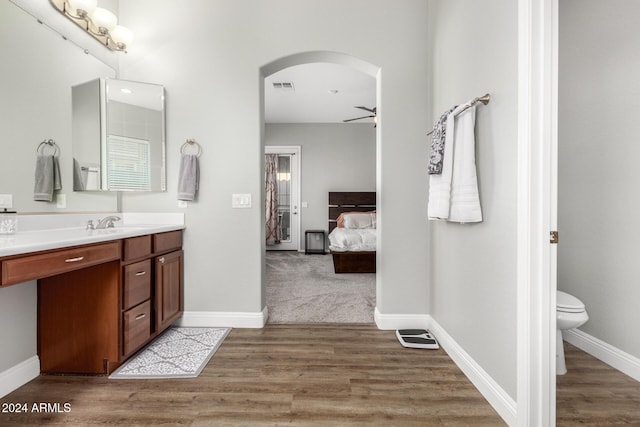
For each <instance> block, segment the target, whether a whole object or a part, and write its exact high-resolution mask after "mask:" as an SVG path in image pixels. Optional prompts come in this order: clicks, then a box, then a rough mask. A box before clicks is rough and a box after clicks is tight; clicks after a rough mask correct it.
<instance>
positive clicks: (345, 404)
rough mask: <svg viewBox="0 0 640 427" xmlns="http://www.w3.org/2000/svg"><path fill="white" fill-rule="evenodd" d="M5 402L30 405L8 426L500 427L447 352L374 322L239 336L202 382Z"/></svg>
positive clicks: (83, 390)
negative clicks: (415, 345) (406, 341)
mask: <svg viewBox="0 0 640 427" xmlns="http://www.w3.org/2000/svg"><path fill="white" fill-rule="evenodd" d="M0 402H1V403H2V404H3V405H4V404H9V403H26V404H27V406H28V410H27V412H26V413H13V414H11V413H0V425H2V426H14V425H15V426H21V425H29V426H31V425H44V424H46V425H65V426H87V425H95V424H110V425H127V426H135V425H154V426H158V425H176V426H180V425H184V426H268V425H293V426H371V425H384V426H460V425H465V426H500V425H504V422H503V421H502V420H501V418H500V417H499V416H498V414H497V413H496V412H495V410H494V409H493V408H492V407H491V406H490V405H489V404H488V403H487V401H486V400H485V399H484V398H483V397H482V396H481V394H480V393H479V392H478V391H477V390H476V389H475V387H474V386H473V385H472V384H471V383H470V382H469V380H468V379H467V378H466V377H465V376H464V374H463V373H462V372H461V371H460V369H458V368H457V367H456V366H455V364H454V363H453V362H452V361H451V360H450V359H449V357H448V356H447V354H446V353H445V352H444V351H443V350H442V349H440V350H414V349H405V348H402V347H401V346H400V344H399V343H398V341H397V339H396V338H395V334H394V331H380V330H378V329H377V328H376V327H375V325H372V324H365V325H353V324H350V325H340V324H306V325H291V324H286V325H285V324H279V325H278V324H268V325H267V326H266V327H265V328H264V329H234V330H232V331H231V333H230V334H229V335H228V336H227V338H226V339H225V341H224V343H223V344H222V346H221V347H220V348H219V349H218V351H217V352H216V354H215V355H214V357H213V358H212V359H211V361H210V362H209V364H208V365H207V367H206V368H205V369H204V370H203V372H202V373H201V375H200V376H199V377H198V378H194V379H171V380H109V379H107V378H105V377H83V376H40V377H38V378H36V379H35V380H33V381H31V382H30V383H28V384H26V385H25V386H23V387H21V388H20V389H18V390H16V391H14V392H13V393H11V394H10V395H8V396H6V397H5V398H3V399H2V400H1V401H0ZM40 403H49V404H55V403H59V404H60V406H61V408H60V410H61V413H51V412H44V413H39V412H34V411H32V408H33V404H40ZM64 403H69V404H70V411H69V412H66V413H65V412H63V411H64V406H63V405H64ZM3 407H4V406H3Z"/></svg>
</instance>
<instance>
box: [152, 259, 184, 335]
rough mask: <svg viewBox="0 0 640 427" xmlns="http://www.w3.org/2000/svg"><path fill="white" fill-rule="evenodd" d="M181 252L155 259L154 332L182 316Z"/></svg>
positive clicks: (158, 331) (160, 330)
mask: <svg viewBox="0 0 640 427" xmlns="http://www.w3.org/2000/svg"><path fill="white" fill-rule="evenodd" d="M182 273H183V272H182V251H175V252H171V253H169V254H166V255H162V256H158V257H156V295H155V296H156V300H155V308H156V332H157V333H160V332H162V331H163V330H164V329H166V328H167V327H169V326H170V325H171V324H172V323H173V322H174V321H175V320H176V319H178V318H179V317H180V316H181V315H182V311H183V292H182Z"/></svg>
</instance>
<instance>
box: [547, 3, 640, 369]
mask: <svg viewBox="0 0 640 427" xmlns="http://www.w3.org/2000/svg"><path fill="white" fill-rule="evenodd" d="M638 16H640V3H638V2H637V1H635V0H612V1H607V2H603V1H597V0H560V39H559V44H560V61H559V62H560V67H559V71H560V72H559V139H558V156H559V157H558V161H559V167H558V169H559V177H558V179H559V202H558V208H559V212H558V230H559V232H560V243H559V245H558V289H560V290H564V291H566V292H569V293H570V294H573V295H575V296H576V297H578V298H579V299H580V300H581V301H582V302H584V304H585V306H586V308H587V312H588V313H589V321H588V322H587V323H586V324H585V325H583V326H582V327H581V328H580V329H581V330H583V331H584V332H586V333H588V334H589V335H592V336H594V337H596V338H599V339H600V340H602V341H604V342H606V343H608V344H611V345H612V346H614V347H617V348H619V349H621V350H623V351H625V352H627V353H629V354H631V355H633V356H635V357H640V341H639V340H638V339H637V333H635V330H634V329H635V328H634V327H635V326H637V325H638V324H640V310H638V301H640V287H638V282H639V280H640V271H639V270H638V267H637V266H638V242H640V222H639V221H638V217H639V213H640V197H639V196H638V184H639V183H640V168H638V160H639V159H640V143H639V142H638V135H640V121H639V120H638V116H639V115H640V103H638V98H639V97H640V79H639V78H638V76H639V75H640V55H638V46H640V30H638V25H637V18H638Z"/></svg>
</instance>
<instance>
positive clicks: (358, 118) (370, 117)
mask: <svg viewBox="0 0 640 427" xmlns="http://www.w3.org/2000/svg"><path fill="white" fill-rule="evenodd" d="M374 117H375V116H363V117H356V118H355V119H346V120H343V122H345V123H346V122H352V121H354V120H362V119H372V118H374Z"/></svg>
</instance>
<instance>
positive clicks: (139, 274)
mask: <svg viewBox="0 0 640 427" xmlns="http://www.w3.org/2000/svg"><path fill="white" fill-rule="evenodd" d="M145 274H147V272H146V271H138V272H137V273H136V276H144V275H145Z"/></svg>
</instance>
